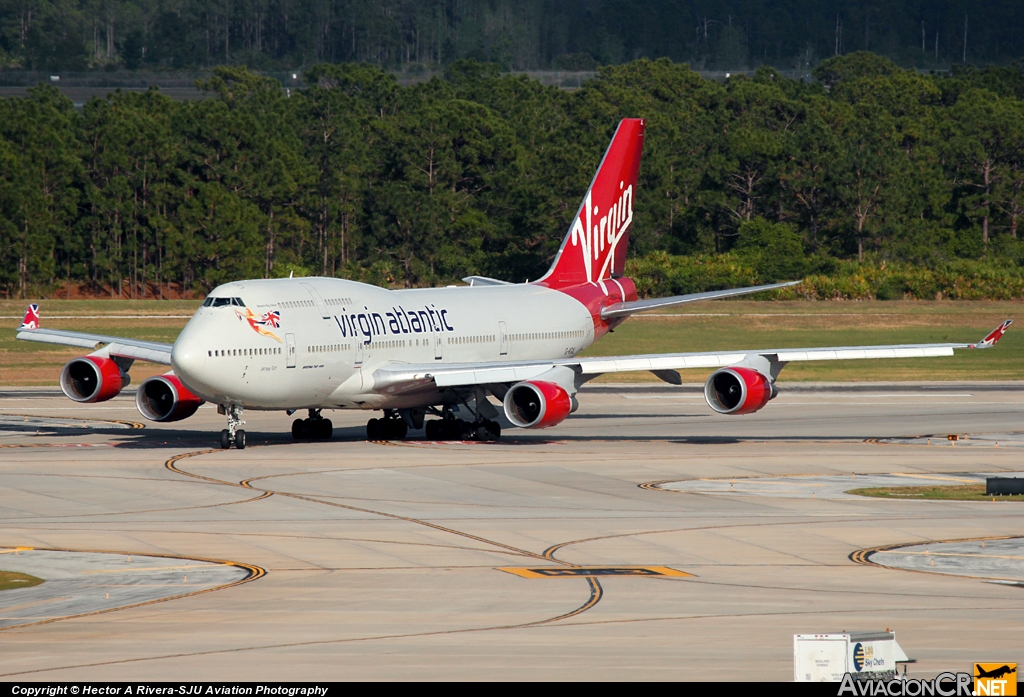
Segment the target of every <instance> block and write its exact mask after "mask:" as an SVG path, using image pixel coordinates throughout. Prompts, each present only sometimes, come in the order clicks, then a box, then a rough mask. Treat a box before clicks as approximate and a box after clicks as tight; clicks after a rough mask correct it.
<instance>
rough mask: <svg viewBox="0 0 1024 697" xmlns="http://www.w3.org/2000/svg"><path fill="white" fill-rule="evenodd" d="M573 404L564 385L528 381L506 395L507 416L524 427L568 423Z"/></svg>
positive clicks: (513, 387)
mask: <svg viewBox="0 0 1024 697" xmlns="http://www.w3.org/2000/svg"><path fill="white" fill-rule="evenodd" d="M572 401H573V400H572V397H570V396H569V393H568V392H566V391H565V388H563V387H562V386H561V385H556V384H555V383H553V382H543V381H540V380H537V381H532V380H528V381H526V382H520V383H519V384H517V385H513V386H512V387H510V388H509V390H508V392H506V393H505V416H507V417H508V420H509V421H511V422H512V423H514V424H515V425H516V426H519V427H520V428H549V427H551V426H557V425H558V424H560V423H562V422H563V421H565V417H567V416H568V415H569V413H570V412H572Z"/></svg>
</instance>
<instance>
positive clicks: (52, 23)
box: [0, 0, 1024, 71]
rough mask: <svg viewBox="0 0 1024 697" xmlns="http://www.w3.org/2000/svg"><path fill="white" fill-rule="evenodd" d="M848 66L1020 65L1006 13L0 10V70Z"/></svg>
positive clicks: (298, 2) (533, 7)
mask: <svg viewBox="0 0 1024 697" xmlns="http://www.w3.org/2000/svg"><path fill="white" fill-rule="evenodd" d="M855 51H872V52H874V53H877V54H879V55H883V56H886V57H888V58H890V59H892V60H893V61H895V62H896V63H897V64H899V65H901V66H903V67H910V66H915V67H918V68H932V67H938V66H949V65H953V64H964V63H973V64H986V63H1005V62H1008V61H1010V60H1013V59H1017V58H1020V57H1021V56H1024V5H1022V4H1021V2H1020V1H1019V0H988V1H987V2H984V3H982V4H980V5H979V4H977V3H975V2H971V1H970V0H884V1H883V0H829V1H828V2H822V1H821V0H785V1H783V0H212V1H206V0H0V68H3V67H15V68H21V69H28V70H64V71H68V70H70V71H76V70H86V69H118V68H129V69H138V68H146V69H159V68H172V69H185V68H196V67H200V68H201V67H209V66H214V65H224V64H234V65H248V66H249V67H251V68H254V69H259V70H263V71H274V70H302V69H304V68H307V67H309V66H312V65H314V64H317V63H322V62H329V63H337V62H345V61H350V62H351V61H363V62H368V63H372V64H375V65H378V66H381V67H387V68H392V69H394V68H402V69H406V70H416V69H420V70H425V69H435V68H437V67H439V66H444V65H447V64H448V63H450V62H452V61H454V60H458V59H461V58H472V59H475V60H481V61H489V62H494V63H498V64H499V65H500V66H502V68H503V69H506V70H536V69H551V68H555V69H567V70H590V69H593V68H594V67H596V66H597V65H599V64H600V65H608V64H620V63H624V62H629V61H632V60H636V59H639V58H652V59H654V58H661V57H667V58H671V59H672V60H674V61H687V62H689V63H690V64H691V65H693V66H694V67H695V68H698V69H719V70H739V69H743V68H751V69H752V68H756V67H757V66H759V65H763V64H764V65H771V66H774V67H775V68H777V69H805V68H807V67H812V66H813V65H815V64H816V63H817V62H818V61H820V60H822V59H825V58H828V57H831V56H835V55H845V54H847V53H852V52H855Z"/></svg>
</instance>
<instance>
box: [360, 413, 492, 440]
mask: <svg viewBox="0 0 1024 697" xmlns="http://www.w3.org/2000/svg"><path fill="white" fill-rule="evenodd" d="M427 411H429V412H430V413H432V414H434V415H436V416H440V417H441V418H440V419H431V420H429V421H426V420H424V418H423V416H424V410H423V409H411V410H408V411H406V410H401V411H399V410H397V409H385V410H384V418H383V419H370V421H369V422H368V423H367V424H366V439H367V440H371V441H381V440H404V439H405V437H406V435H408V433H409V427H410V426H412V428H416V429H418V428H425V429H426V436H427V440H481V441H496V440H498V439H499V438H500V437H501V426H500V425H499V424H498V422H497V421H492V420H490V419H487V418H485V417H483V416H481V415H479V414H478V415H477V418H476V420H475V421H464V420H462V419H459V418H457V417H456V416H455V411H454V410H453V409H452V407H451V406H446V407H444V410H443V411H438V410H437V409H436V408H434V407H429V408H428V409H427Z"/></svg>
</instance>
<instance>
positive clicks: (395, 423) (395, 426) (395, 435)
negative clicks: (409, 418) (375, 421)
mask: <svg viewBox="0 0 1024 697" xmlns="http://www.w3.org/2000/svg"><path fill="white" fill-rule="evenodd" d="M389 421H391V423H390V424H389V427H390V428H389V430H390V431H391V433H389V434H388V435H390V436H391V438H392V439H393V440H404V439H405V437H406V435H408V433H409V427H408V426H406V425H405V420H404V419H389Z"/></svg>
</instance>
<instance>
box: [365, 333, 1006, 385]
mask: <svg viewBox="0 0 1024 697" xmlns="http://www.w3.org/2000/svg"><path fill="white" fill-rule="evenodd" d="M1011 323H1012V320H1006V321H1005V322H1003V323H1002V324H1000V325H999V326H998V327H996V328H995V329H994V330H993V331H991V332H989V334H988V335H986V336H985V338H984V339H982V340H981V341H978V342H975V343H951V344H893V345H888V346H825V347H819V348H784V349H752V350H747V349H740V350H735V351H706V352H696V353H652V354H646V355H638V356H595V357H593V358H558V359H551V360H537V361H506V362H487V363H449V364H438V365H430V364H423V365H411V364H402V363H392V364H389V365H387V366H384V367H382V368H379V369H377V370H375V371H374V372H373V385H374V389H375V390H377V391H379V392H386V393H389V394H395V393H401V392H406V391H419V390H423V389H433V388H437V387H466V386H470V385H485V384H489V383H490V384H494V383H512V382H519V381H521V380H530V379H532V378H535V377H537V376H538V375H541V374H542V373H545V372H547V371H548V370H550V369H552V368H554V367H556V366H566V367H569V368H572V369H573V370H575V371H576V372H577V373H579V374H580V375H582V376H586V379H590V378H593V377H597V376H598V375H602V374H605V373H621V372H627V371H637V370H648V371H651V372H653V373H655V374H656V375H658V377H660V378H662V379H663V380H666V381H667V382H675V380H672V379H671V376H670V375H666V374H664V373H666V372H667V371H673V372H674V371H676V370H681V369H684V368H721V367H725V366H730V365H736V364H738V363H743V362H745V361H748V360H749V359H750V358H752V357H761V358H764V359H766V360H768V361H769V362H771V363H779V364H786V363H793V362H798V361H844V360H863V359H870V358H927V357H933V356H952V355H953V351H954V350H955V349H985V348H991V347H992V346H994V345H995V343H996V342H997V341H999V339H1001V338H1002V336H1003V332H1005V331H1006V328H1007V327H1009V326H1010V324H1011ZM659 373H662V374H659ZM676 378H678V374H676ZM677 384H678V383H677Z"/></svg>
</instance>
